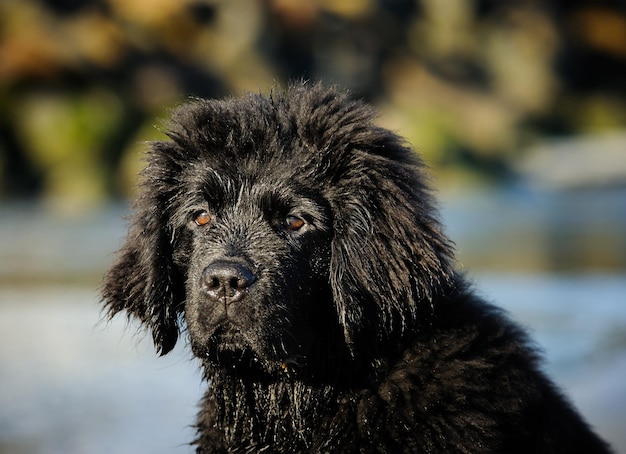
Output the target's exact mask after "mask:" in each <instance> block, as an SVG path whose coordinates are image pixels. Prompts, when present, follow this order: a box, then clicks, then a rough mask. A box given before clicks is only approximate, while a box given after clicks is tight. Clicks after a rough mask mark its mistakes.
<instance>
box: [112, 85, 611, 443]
mask: <svg viewBox="0 0 626 454" xmlns="http://www.w3.org/2000/svg"><path fill="white" fill-rule="evenodd" d="M372 119H373V112H372V111H371V110H370V109H369V108H367V107H366V106H364V105H363V104H361V103H358V102H354V101H350V100H349V99H348V98H347V97H346V96H345V95H343V94H341V93H339V92H337V91H335V90H328V89H324V88H323V87H321V86H320V85H316V86H313V87H306V86H304V85H301V86H293V87H291V88H289V89H288V90H286V91H285V92H281V93H273V94H272V95H271V96H269V97H263V96H255V95H249V96H247V97H244V98H242V99H231V100H225V101H196V102H193V103H191V104H189V105H186V106H184V107H182V108H180V109H179V110H178V111H176V112H175V114H174V115H173V120H172V124H171V128H170V132H169V133H168V135H169V137H170V138H171V141H163V142H155V143H153V144H152V149H151V152H150V154H149V156H148V162H147V167H146V169H145V172H144V174H143V186H142V192H141V195H140V197H139V199H138V200H137V202H136V204H135V207H134V215H133V218H132V221H131V227H130V231H129V234H128V238H127V242H126V244H125V246H124V247H123V249H122V250H121V252H120V256H119V259H118V261H117V263H116V264H115V265H114V266H113V268H112V269H111V270H110V271H109V273H108V274H107V275H106V277H105V282H104V291H103V294H104V302H105V305H106V307H107V310H108V312H109V314H110V315H111V316H113V315H114V314H116V313H118V312H121V311H126V312H127V314H128V315H129V316H130V317H137V318H138V319H139V320H140V321H141V322H143V324H144V325H145V326H147V327H148V328H149V329H150V330H151V332H152V335H153V338H154V343H155V345H156V348H157V349H158V351H159V352H160V353H161V354H166V353H167V352H169V351H170V350H171V349H172V348H173V347H174V344H175V343H176V340H177V337H178V335H179V333H180V332H181V330H184V327H186V329H187V331H188V336H189V340H190V344H191V348H192V350H193V352H194V354H195V355H196V356H197V357H198V358H200V360H201V361H202V364H203V370H204V373H205V376H206V379H207V380H208V382H209V383H210V386H209V389H208V391H207V393H206V396H205V397H204V400H203V403H202V407H201V411H200V414H199V419H198V423H197V429H198V439H197V440H196V441H195V444H197V445H198V452H232V453H235V452H237V453H244V452H245V453H257V452H272V453H298V452H311V453H352V452H354V453H370V452H381V453H401V452H407V453H409V452H411V453H434V452H442V453H452V452H459V453H494V452H498V453H548V452H550V453H556V452H562V453H574V452H578V453H592V452H594V453H597V452H608V451H609V448H608V447H607V446H606V445H605V444H604V443H603V442H602V441H601V440H600V439H599V438H598V437H597V436H596V435H595V434H594V433H593V432H592V431H591V430H590V429H589V427H588V426H587V425H586V424H585V422H584V421H583V420H582V418H581V417H580V416H579V415H578V414H577V412H576V411H575V410H574V409H573V408H572V407H571V406H570V404H569V403H568V402H567V400H566V399H565V398H563V397H562V395H561V394H560V393H559V391H558V390H557V389H556V388H555V386H554V385H553V384H552V383H551V382H550V381H549V380H548V379H547V378H546V377H545V376H544V375H543V373H542V372H541V371H540V369H539V366H538V358H537V355H536V354H535V352H534V351H533V349H532V347H530V346H529V342H528V340H527V338H526V336H525V334H524V333H523V332H522V331H521V330H520V328H519V327H518V326H516V325H515V324H513V323H512V322H511V321H509V320H507V319H506V318H505V316H504V315H503V314H502V313H501V312H500V311H499V310H497V309H496V308H494V307H492V306H490V305H488V304H486V303H485V302H483V301H481V300H480V299H478V298H477V297H476V296H475V295H473V294H472V292H471V290H470V289H468V286H467V285H466V283H465V282H464V279H463V277H462V276H459V275H458V274H457V273H455V271H454V269H453V262H454V260H453V250H452V247H451V245H450V242H449V241H448V240H447V238H446V237H445V236H444V234H443V233H442V229H441V226H440V224H439V223H438V221H437V218H436V213H435V211H434V209H433V201H432V199H431V195H430V192H429V188H428V185H427V176H426V175H425V170H424V166H423V165H422V163H421V162H420V160H419V159H418V158H417V157H416V155H415V154H414V153H413V152H412V151H411V150H410V149H409V148H407V146H405V144H403V142H402V140H401V139H400V138H398V137H397V136H396V135H394V134H393V133H391V132H389V131H388V130H385V129H382V128H379V127H376V126H374V125H373V124H372Z"/></svg>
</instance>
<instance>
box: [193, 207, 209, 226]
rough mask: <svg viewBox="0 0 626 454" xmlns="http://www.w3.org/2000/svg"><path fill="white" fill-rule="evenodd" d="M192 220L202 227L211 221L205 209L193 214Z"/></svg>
mask: <svg viewBox="0 0 626 454" xmlns="http://www.w3.org/2000/svg"><path fill="white" fill-rule="evenodd" d="M193 222H195V223H196V225H198V226H200V227H202V226H205V225H207V224H208V223H209V222H211V216H210V215H209V213H207V212H206V211H205V210H202V211H198V212H197V213H195V214H194V217H193Z"/></svg>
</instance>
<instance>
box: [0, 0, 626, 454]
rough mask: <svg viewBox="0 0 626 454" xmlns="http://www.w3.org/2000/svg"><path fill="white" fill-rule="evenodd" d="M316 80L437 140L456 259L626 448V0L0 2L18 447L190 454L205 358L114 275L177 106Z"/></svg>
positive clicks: (2, 261) (11, 388)
mask: <svg viewBox="0 0 626 454" xmlns="http://www.w3.org/2000/svg"><path fill="white" fill-rule="evenodd" d="M298 79H307V80H318V79H321V80H323V81H325V82H326V83H329V84H338V85H340V86H342V87H345V88H347V89H349V90H351V91H352V93H353V94H354V96H356V97H359V98H363V99H365V100H367V101H368V102H371V103H373V104H374V105H376V106H377V108H378V109H379V112H380V118H379V123H380V124H381V125H383V126H385V127H388V128H390V129H392V130H394V131H396V132H398V133H399V134H400V135H402V136H404V137H406V138H407V139H408V140H409V141H410V142H411V143H412V144H413V145H414V147H415V148H416V150H418V151H419V152H420V153H421V154H422V156H423V157H424V159H425V160H426V162H427V163H428V164H429V166H430V167H431V168H432V170H433V174H434V178H433V183H434V185H435V186H436V187H437V190H438V193H439V196H440V209H441V213H442V216H443V218H444V222H445V223H446V225H447V229H448V234H449V235H450V236H451V237H452V239H453V240H454V241H455V242H456V244H457V249H458V257H459V262H460V263H459V266H460V267H461V268H462V269H464V270H465V271H467V272H468V273H469V276H470V277H471V278H472V279H473V280H474V281H475V282H476V287H477V288H478V289H479V291H480V293H481V294H483V295H484V296H485V297H486V298H487V299H489V300H491V301H494V302H496V303H497V304H498V305H500V306H502V307H504V308H506V309H507V310H509V311H510V312H511V313H512V315H513V316H514V317H515V318H517V319H518V320H520V321H521V322H522V323H524V324H525V325H526V326H527V327H528V328H529V330H530V331H531V332H532V334H533V336H534V337H535V339H536V340H537V341H538V343H539V344H541V346H542V348H543V350H544V352H545V357H546V370H547V371H548V373H549V374H550V375H551V376H552V377H554V378H555V379H556V381H557V382H558V383H560V384H561V385H562V386H563V387H564V389H565V390H566V392H567V393H568V394H569V395H570V396H571V397H572V400H573V401H574V403H575V404H576V406H578V407H579V408H580V409H581V410H582V411H583V413H584V414H585V415H586V417H587V418H588V420H589V422H590V423H591V424H592V425H593V426H594V427H596V429H597V430H598V432H600V433H601V434H602V435H603V436H604V437H606V438H607V439H608V440H609V441H610V442H612V443H613V444H614V446H615V447H616V450H617V452H626V434H625V433H624V430H623V428H624V427H626V3H625V2H624V1H623V0H546V1H533V0H511V1H508V2H500V1H496V0H471V1H469V0H342V1H341V2H337V1H331V0H259V1H253V0H228V1H226V0H222V1H219V0H214V1H211V0H152V1H148V0H87V1H80V0H48V1H46V0H40V1H36V0H0V453H5V452H6V453H56V452H58V453H61V452H63V453H84V452H90V453H99V452H102V453H105V452H106V453H110V452H150V453H158V452H163V453H167V452H192V450H191V448H190V447H189V446H187V445H186V443H187V442H188V441H190V440H191V439H192V437H193V429H192V428H190V427H189V426H190V425H191V424H192V423H193V421H194V416H195V412H196V410H197V407H196V405H197V401H198V399H199V397H200V395H201V393H202V390H203V385H202V384H201V383H200V374H199V373H198V365H197V363H195V362H194V360H193V359H192V358H191V355H190V354H189V353H188V350H186V349H185V348H184V347H185V346H184V345H179V347H177V349H176V350H175V352H174V353H173V354H171V355H168V356H167V357H165V358H155V354H154V351H153V349H152V346H151V345H150V341H149V339H144V337H143V336H142V334H141V333H140V334H138V335H136V334H135V333H136V332H137V326H135V325H133V324H132V322H130V323H127V322H126V320H124V319H123V317H120V318H119V319H116V320H114V321H113V322H110V323H109V322H106V321H103V320H102V317H101V313H100V310H99V306H98V305H99V296H98V287H99V285H100V282H101V276H102V274H103V272H104V270H105V269H106V267H107V266H108V265H109V264H110V263H111V262H112V261H113V260H114V254H113V251H115V250H116V249H117V248H119V246H120V245H121V241H122V238H123V236H124V233H125V226H124V219H123V217H124V216H125V215H126V214H127V204H128V201H129V200H130V199H132V197H133V192H134V185H135V184H136V181H137V173H138V171H139V169H140V168H141V153H142V152H143V150H144V149H145V145H144V144H143V142H144V141H146V140H153V139H157V138H161V137H163V136H162V133H161V132H160V129H161V127H160V125H162V124H163V119H164V118H166V116H167V112H168V109H170V108H171V107H173V106H176V105H178V104H180V103H181V102H183V101H184V100H185V99H187V98H189V97H190V96H201V97H221V96H230V95H238V94H241V93H244V92H248V91H252V92H259V91H261V92H267V91H268V90H269V89H270V88H271V87H272V86H277V85H284V84H285V83H287V82H288V81H290V80H298Z"/></svg>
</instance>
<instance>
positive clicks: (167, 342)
mask: <svg viewBox="0 0 626 454" xmlns="http://www.w3.org/2000/svg"><path fill="white" fill-rule="evenodd" d="M158 145H159V144H158V143H157V144H153V147H156V148H158ZM160 169H161V170H160ZM164 175H165V173H164V172H163V171H162V167H161V166H160V165H159V162H158V155H156V154H155V153H152V156H151V158H150V159H149V163H148V166H147V168H146V170H145V171H144V181H143V185H142V189H141V193H140V196H139V197H138V199H137V201H136V202H135V205H134V210H133V214H132V215H131V219H130V228H129V232H128V236H127V237H126V242H125V244H124V246H123V247H122V249H121V250H120V251H119V253H118V254H119V256H118V259H117V261H116V262H115V263H114V265H113V266H112V267H111V269H110V270H109V271H108V273H107V274H106V275H105V277H104V282H103V288H102V296H103V302H104V306H105V310H106V311H107V313H108V316H109V317H113V316H114V315H115V314H117V313H119V312H126V314H127V315H128V317H129V318H135V319H138V320H139V321H140V322H141V323H142V325H143V326H144V327H146V328H148V329H149V330H150V331H151V333H152V338H153V341H154V345H155V347H156V349H157V351H158V352H159V353H160V354H161V355H165V354H167V353H168V352H170V351H171V350H172V349H173V348H174V345H175V344H176V341H177V339H178V335H179V318H180V315H181V313H182V304H183V302H184V299H185V295H184V283H183V278H182V277H181V276H180V272H179V270H178V269H177V267H176V265H175V263H174V259H173V251H174V244H173V243H174V242H175V241H176V240H175V237H176V235H175V234H174V231H173V227H172V226H171V224H170V222H169V219H168V214H167V213H168V207H167V198H168V197H172V194H171V191H172V189H171V185H169V187H170V189H169V191H168V190H167V189H166V187H167V186H168V185H167V183H166V182H164V181H163V179H164ZM165 178H166V177H165Z"/></svg>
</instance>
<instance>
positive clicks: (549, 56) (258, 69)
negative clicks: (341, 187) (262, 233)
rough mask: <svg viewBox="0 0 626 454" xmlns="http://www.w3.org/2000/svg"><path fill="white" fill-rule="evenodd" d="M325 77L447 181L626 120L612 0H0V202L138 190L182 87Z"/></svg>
mask: <svg viewBox="0 0 626 454" xmlns="http://www.w3.org/2000/svg"><path fill="white" fill-rule="evenodd" d="M299 78H304V79H322V80H324V81H326V82H327V83H336V84H340V85H341V86H344V87H346V88H349V89H351V90H352V91H353V92H354V93H355V94H356V95H357V96H360V97H363V98H365V99H367V100H368V101H371V102H374V103H375V104H377V105H378V107H379V109H380V112H381V118H380V122H381V123H382V124H383V125H385V126H387V127H390V128H392V129H394V130H396V131H398V132H399V133H401V134H402V135H404V136H406V137H407V138H408V139H409V140H410V141H411V142H412V143H413V144H414V145H415V146H416V148H417V149H418V150H419V151H420V152H422V153H423V154H424V156H425V157H426V159H427V161H428V162H429V164H431V165H432V166H434V167H436V168H438V171H439V172H440V173H441V175H443V176H444V178H445V176H446V175H454V176H458V175H459V174H462V175H464V176H472V175H474V176H479V177H480V178H484V177H485V176H487V177H489V178H505V177H506V176H507V175H508V174H509V173H510V169H511V162H512V161H513V160H515V159H516V157H518V155H519V154H520V153H523V152H524V150H526V149H527V148H528V147H529V146H530V145H533V144H534V143H537V142H539V141H541V140H542V139H543V138H545V137H554V136H563V135H570V134H579V133H593V132H602V131H609V130H616V129H620V128H623V127H624V126H625V125H626V7H625V6H624V3H623V2H619V1H617V0H576V1H566V0H550V1H543V2H540V1H533V0H511V1H509V2H498V1H495V0H473V1H468V0H342V1H341V2H336V1H331V0H259V1H251V0H214V1H210V0H151V1H145V0H88V1H80V0H48V1H45V0H40V1H37V0H2V1H0V197H4V198H5V199H6V198H11V197H43V198H45V199H46V200H49V201H52V202H58V203H59V205H60V206H61V207H62V208H67V209H81V208H84V207H86V206H89V205H91V204H98V203H99V202H101V201H102V200H105V199H108V198H111V197H122V196H126V195H128V194H129V193H130V192H131V191H132V186H133V184H134V181H135V175H136V173H137V169H138V159H139V155H140V153H138V150H139V149H140V148H141V147H142V146H141V141H143V140H150V139H153V138H156V137H159V136H160V133H159V131H158V128H155V127H154V125H159V124H160V122H161V120H160V119H161V118H163V117H164V116H166V109H167V108H168V107H171V106H173V105H176V104H177V103H180V102H182V101H183V100H184V99H185V98H186V97H188V96H203V97H214V96H224V95H230V94H238V93H241V92H244V91H259V90H267V89H268V88H270V87H271V86H273V85H275V84H284V83H286V82H288V81H289V80H293V79H299Z"/></svg>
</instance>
